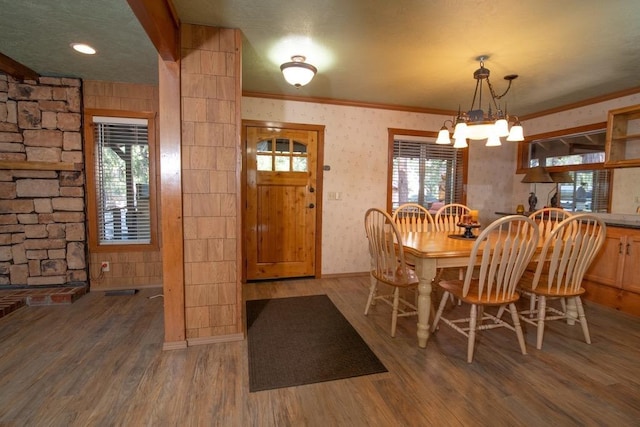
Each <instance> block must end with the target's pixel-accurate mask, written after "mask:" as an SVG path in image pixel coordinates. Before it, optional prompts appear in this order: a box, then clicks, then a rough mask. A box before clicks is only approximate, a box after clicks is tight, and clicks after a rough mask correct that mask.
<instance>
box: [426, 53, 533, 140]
mask: <svg viewBox="0 0 640 427" xmlns="http://www.w3.org/2000/svg"><path fill="white" fill-rule="evenodd" d="M485 59H487V57H486V56H481V57H479V58H478V60H479V61H480V68H478V69H477V70H476V71H475V72H474V73H473V78H474V79H476V90H475V92H474V93H473V100H472V101H471V108H470V109H469V111H467V112H460V109H458V115H457V117H456V119H455V128H454V132H453V139H454V144H453V147H454V148H464V147H467V146H468V144H467V139H473V140H482V139H486V140H487V143H486V146H487V147H495V146H498V145H502V143H501V142H500V138H502V137H506V138H507V141H524V133H523V130H522V124H521V123H520V120H518V117H516V116H514V124H513V126H511V129H509V116H508V115H507V114H506V113H505V112H503V111H502V109H501V108H500V106H499V104H498V100H500V99H502V97H504V96H505V95H506V94H507V92H509V89H511V83H513V81H514V80H515V79H516V78H518V75H517V74H509V75H507V76H505V77H504V79H505V80H507V81H508V82H509V85H508V86H507V89H506V90H505V91H504V93H502V94H501V95H496V93H495V91H494V89H493V86H492V85H491V81H490V80H489V74H490V72H489V69H488V68H485V67H484V60H485ZM485 82H486V87H487V90H488V92H489V95H490V96H491V99H490V100H489V108H488V111H487V113H486V114H485V112H484V111H483V110H482V95H483V86H484V85H483V83H485ZM476 101H477V103H476ZM447 122H450V123H451V124H452V125H454V123H453V122H452V121H451V120H446V121H445V122H444V124H443V126H442V128H441V129H440V132H438V139H437V140H436V144H451V138H450V137H449V129H447V126H446V124H447Z"/></svg>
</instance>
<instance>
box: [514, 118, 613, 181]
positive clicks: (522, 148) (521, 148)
mask: <svg viewBox="0 0 640 427" xmlns="http://www.w3.org/2000/svg"><path fill="white" fill-rule="evenodd" d="M606 128H607V122H600V123H592V124H590V125H584V126H578V127H574V128H568V129H559V130H555V131H551V132H545V133H539V134H537V135H527V136H526V137H525V138H524V141H522V142H519V143H518V164H517V165H516V174H522V173H527V171H528V170H529V167H528V166H527V165H528V164H529V144H530V143H531V142H533V141H537V140H540V139H550V138H558V137H560V136H565V135H573V134H576V133H586V132H591V131H595V130H606ZM545 169H547V170H548V171H550V172H564V171H566V170H584V169H604V163H588V164H584V165H571V166H549V167H546V166H545Z"/></svg>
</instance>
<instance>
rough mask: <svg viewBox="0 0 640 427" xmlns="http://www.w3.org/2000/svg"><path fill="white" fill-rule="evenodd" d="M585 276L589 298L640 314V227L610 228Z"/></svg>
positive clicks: (586, 296) (587, 296) (586, 297)
mask: <svg viewBox="0 0 640 427" xmlns="http://www.w3.org/2000/svg"><path fill="white" fill-rule="evenodd" d="M584 278H585V280H584V286H585V288H586V290H587V292H586V295H585V299H586V300H590V301H594V302H596V303H599V304H602V305H606V306H609V307H612V308H615V309H617V310H620V311H624V312H627V313H630V314H634V315H637V316H640V230H637V229H631V228H621V227H607V237H606V239H605V242H604V245H603V247H602V249H601V250H600V252H599V253H598V255H597V256H596V259H595V260H594V261H593V263H592V264H591V267H590V268H589V270H587V273H586V274H585V277H584Z"/></svg>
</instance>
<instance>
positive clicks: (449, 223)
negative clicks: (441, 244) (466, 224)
mask: <svg viewBox="0 0 640 427" xmlns="http://www.w3.org/2000/svg"><path fill="white" fill-rule="evenodd" d="M470 210H471V209H469V207H468V206H465V205H462V204H459V203H449V204H448V205H444V206H442V207H441V208H440V209H438V212H436V214H435V216H434V219H433V220H434V222H435V224H436V229H437V230H438V231H450V232H455V233H462V232H463V231H464V228H462V227H458V224H459V223H460V221H462V216H463V215H468V214H469V211H470Z"/></svg>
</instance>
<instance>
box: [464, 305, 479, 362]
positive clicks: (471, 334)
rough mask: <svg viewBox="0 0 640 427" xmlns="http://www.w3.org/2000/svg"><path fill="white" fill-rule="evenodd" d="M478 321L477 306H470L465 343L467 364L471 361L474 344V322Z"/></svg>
mask: <svg viewBox="0 0 640 427" xmlns="http://www.w3.org/2000/svg"><path fill="white" fill-rule="evenodd" d="M477 320H478V306H477V305H475V304H471V311H470V313H469V342H468V343H467V363H471V362H472V361H473V348H474V346H475V342H476V322H477Z"/></svg>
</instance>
